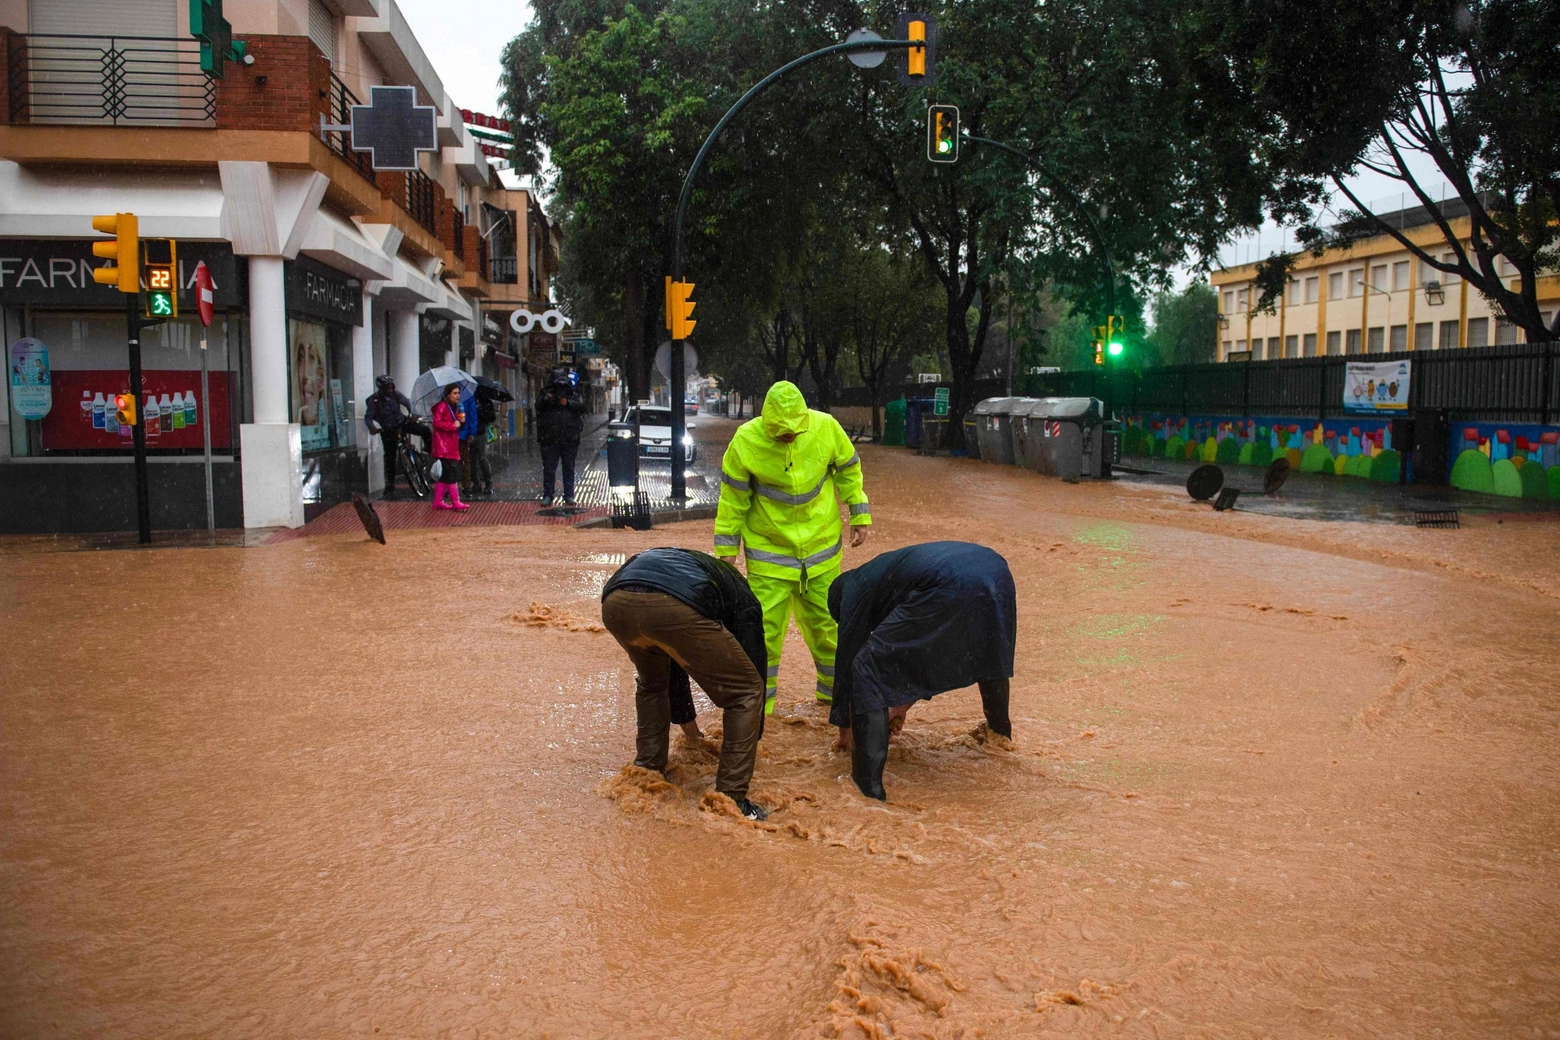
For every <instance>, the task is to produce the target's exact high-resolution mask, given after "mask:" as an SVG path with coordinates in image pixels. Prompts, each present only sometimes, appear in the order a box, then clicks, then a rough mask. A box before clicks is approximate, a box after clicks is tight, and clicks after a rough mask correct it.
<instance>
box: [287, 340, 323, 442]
mask: <svg viewBox="0 0 1560 1040" xmlns="http://www.w3.org/2000/svg"><path fill="white" fill-rule="evenodd" d="M288 325H289V326H290V327H291V328H290V331H291V333H292V335H291V339H292V358H291V360H292V421H293V422H295V423H297V424H298V425H299V426H300V427H301V428H302V429H301V433H302V435H303V450H304V451H319V450H321V449H323V448H329V447H330V446H331V445H330V440H331V438H330V414H329V413H330V405H329V403H328V400H327V398H326V397H325V389H326V386H325V358H326V356H327V354H328V351H329V341H328V340H327V338H326V330H325V326H323V325H316V324H314V323H313V322H311V321H297V320H292V321H289V322H288Z"/></svg>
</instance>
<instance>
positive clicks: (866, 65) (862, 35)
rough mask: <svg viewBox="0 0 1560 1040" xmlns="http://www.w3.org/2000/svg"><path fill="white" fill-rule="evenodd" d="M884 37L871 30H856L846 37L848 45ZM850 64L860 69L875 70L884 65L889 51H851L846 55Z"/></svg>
mask: <svg viewBox="0 0 1560 1040" xmlns="http://www.w3.org/2000/svg"><path fill="white" fill-rule="evenodd" d="M882 38H883V37H881V36H879V35H878V34H877V33H875V32H873V31H872V30H871V29H856V30H855V31H853V32H852V33H851V34H850V35H849V36H847V37H845V42H846V43H860V42H861V41H863V40H881V39H882ZM845 56H846V57H847V58H849V59H850V63H851V64H852V65H854V66H856V67H857V68H859V69H875V68H877V67H878V66H879V65H881V64H883V61H884V60H885V59H886V58H887V57H888V52H887V51H850V52H849V53H848V54H846V55H845Z"/></svg>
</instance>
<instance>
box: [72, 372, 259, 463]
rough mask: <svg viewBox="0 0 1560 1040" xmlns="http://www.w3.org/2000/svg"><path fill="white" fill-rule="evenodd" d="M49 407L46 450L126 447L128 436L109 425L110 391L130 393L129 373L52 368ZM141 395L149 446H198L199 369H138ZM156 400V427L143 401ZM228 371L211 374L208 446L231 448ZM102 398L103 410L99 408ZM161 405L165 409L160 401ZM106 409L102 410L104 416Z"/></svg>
mask: <svg viewBox="0 0 1560 1040" xmlns="http://www.w3.org/2000/svg"><path fill="white" fill-rule="evenodd" d="M52 376H53V381H54V407H53V408H51V409H50V410H49V414H48V415H47V416H45V417H44V419H43V448H44V450H45V451H50V450H59V449H62V448H64V449H79V448H123V449H125V450H126V451H128V450H130V448H131V438H130V436H129V435H128V434H125V433H121V432H120V431H119V430H117V429H113V428H112V426H113V424H111V423H109V422H108V416H109V415H112V414H113V410H114V395H115V394H124V393H129V392H130V373H129V372H127V371H125V370H124V369H118V370H115V369H66V370H63V371H62V370H60V369H55V370H54V372H53V373H52ZM141 388H142V392H143V394H144V395H145V396H143V397H142V399H141V400H140V401H137V402H136V406H137V410H138V411H139V412H140V413H141V414H142V415H143V416H146V419H147V422H146V446H147V447H148V448H197V449H198V448H200V446H201V418H200V406H201V403H202V402H201V400H200V371H199V370H198V369H197V370H194V371H189V370H185V369H149V370H147V371H144V372H142V373H141ZM153 397H155V398H156V404H157V411H158V415H157V429H156V430H155V431H154V430H153V429H152V424H151V415H150V414H149V413H150V409H149V408H147V406H146V402H147V400H148V399H150V398H153ZM228 400H229V396H228V373H227V372H213V373H211V447H212V449H213V450H215V449H218V448H222V449H231V447H232V438H231V437H230V436H229V434H228V422H229V419H228ZM99 401H102V402H103V404H104V409H103V410H101V411H100V410H99V407H98V404H99ZM165 404H166V408H165V407H164V405H165ZM105 412H106V414H105Z"/></svg>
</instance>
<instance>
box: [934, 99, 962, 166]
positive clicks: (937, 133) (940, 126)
mask: <svg viewBox="0 0 1560 1040" xmlns="http://www.w3.org/2000/svg"><path fill="white" fill-rule="evenodd" d="M926 157H927V158H928V159H930V160H931V161H932V162H940V163H951V162H957V161H958V158H959V110H958V109H957V108H956V107H954V106H953V105H932V106H931V107H930V108H928V109H927V110H926Z"/></svg>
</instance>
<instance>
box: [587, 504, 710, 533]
mask: <svg viewBox="0 0 1560 1040" xmlns="http://www.w3.org/2000/svg"><path fill="white" fill-rule="evenodd" d="M716 508H717V507H715V506H689V507H687V508H686V509H658V510H654V511H652V512H651V514H650V523H651V525H652V526H654V525H655V524H680V523H682V522H684V521H686V520H713V519H715V510H716ZM611 526H612V517H611V516H595V517H591V518H590V519H589V520H583V521H581V522H580V523H577V524H575V525H574V527H575V530H586V529H593V528H601V527H606V528H610V527H611Z"/></svg>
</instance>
